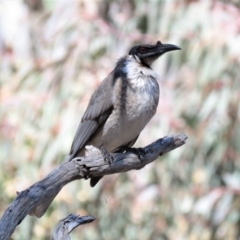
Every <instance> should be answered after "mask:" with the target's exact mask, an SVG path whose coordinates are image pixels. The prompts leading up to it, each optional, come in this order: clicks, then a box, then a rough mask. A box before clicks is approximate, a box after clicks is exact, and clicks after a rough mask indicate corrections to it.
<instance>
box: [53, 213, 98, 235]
mask: <svg viewBox="0 0 240 240" xmlns="http://www.w3.org/2000/svg"><path fill="white" fill-rule="evenodd" d="M94 220H95V218H94V217H92V216H82V217H80V216H76V215H73V214H70V215H68V216H67V217H66V218H64V219H62V220H60V221H59V223H58V225H57V227H56V229H55V230H54V232H53V235H52V240H71V238H70V236H69V234H70V233H71V232H72V230H73V229H75V228H76V227H78V226H80V225H83V224H86V223H90V222H92V221H94Z"/></svg>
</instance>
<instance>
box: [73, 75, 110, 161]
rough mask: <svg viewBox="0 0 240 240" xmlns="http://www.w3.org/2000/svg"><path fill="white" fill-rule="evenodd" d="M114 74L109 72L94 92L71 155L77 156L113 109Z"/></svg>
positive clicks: (78, 130) (76, 135) (74, 141)
mask: <svg viewBox="0 0 240 240" xmlns="http://www.w3.org/2000/svg"><path fill="white" fill-rule="evenodd" d="M112 88H113V74H112V73H111V74H109V76H108V77H107V78H105V79H104V80H103V81H102V82H101V84H100V85H99V87H98V88H97V89H96V90H95V92H94V93H93V95H92V97H91V99H90V101H89V104H88V107H87V109H86V111H85V113H84V115H83V117H82V120H81V122H80V124H79V126H78V129H77V132H76V134H75V137H74V139H73V143H72V147H71V151H70V157H71V159H72V158H74V157H76V156H77V155H78V153H79V152H80V151H81V150H82V148H83V147H84V146H85V144H86V143H87V142H88V141H89V139H90V138H91V137H92V136H93V135H94V134H96V132H98V130H100V127H101V126H102V125H103V124H104V123H105V121H106V120H107V118H108V116H109V115H110V114H111V112H112V110H113V98H112V93H113V89H112Z"/></svg>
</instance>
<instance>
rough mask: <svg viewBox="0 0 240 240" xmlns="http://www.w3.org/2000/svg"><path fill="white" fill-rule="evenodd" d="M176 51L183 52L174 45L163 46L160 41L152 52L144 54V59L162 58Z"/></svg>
mask: <svg viewBox="0 0 240 240" xmlns="http://www.w3.org/2000/svg"><path fill="white" fill-rule="evenodd" d="M175 50H181V48H180V47H178V46H176V45H173V44H162V43H161V42H160V41H158V42H157V44H156V45H155V46H154V47H153V48H152V50H151V51H149V52H148V53H145V54H144V57H152V56H161V55H162V54H164V53H166V52H170V51H175Z"/></svg>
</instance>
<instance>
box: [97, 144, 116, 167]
mask: <svg viewBox="0 0 240 240" xmlns="http://www.w3.org/2000/svg"><path fill="white" fill-rule="evenodd" d="M99 150H100V151H101V153H102V156H103V158H104V161H105V162H107V163H108V164H109V165H111V163H112V161H113V156H112V154H111V153H109V152H108V151H107V149H106V148H105V147H104V146H103V145H102V144H101V145H100V146H99Z"/></svg>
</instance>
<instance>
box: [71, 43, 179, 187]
mask: <svg viewBox="0 0 240 240" xmlns="http://www.w3.org/2000/svg"><path fill="white" fill-rule="evenodd" d="M179 49H180V48H179V47H177V46H175V45H172V44H162V43H161V42H160V41H158V42H157V44H156V45H150V44H141V45H137V46H135V47H133V48H132V49H131V50H130V51H129V54H128V55H127V56H125V57H123V58H121V59H120V60H119V61H118V62H117V64H116V67H115V68H114V70H113V71H112V72H111V73H110V74H109V75H108V76H107V77H106V78H105V79H104V80H103V81H102V82H101V83H100V85H99V87H98V88H97V89H96V90H95V92H94V93H93V95H92V97H91V99H90V101H89V104H88V107H87V109H86V111H85V113H84V115H83V117H82V120H81V122H80V124H79V126H78V129H77V132H76V135H75V137H74V139H73V143H72V147H71V151H70V154H69V157H70V159H69V160H71V159H73V158H75V157H79V156H84V150H85V146H86V145H93V146H95V147H99V146H103V147H104V149H106V150H107V152H110V153H113V152H121V151H124V147H125V148H126V147H131V146H133V144H134V143H135V142H136V140H137V138H138V136H139V134H140V133H141V131H142V130H143V129H144V127H145V126H146V124H147V123H148V122H149V121H150V119H151V118H152V117H153V115H154V114H155V113H156V109H157V106H158V101H159V85H158V82H157V80H158V75H157V74H156V73H155V72H154V71H153V70H152V68H151V67H150V66H151V64H152V63H153V62H154V61H155V60H156V59H157V58H158V57H160V56H161V55H163V54H164V53H166V52H169V51H173V50H179ZM100 179H101V177H95V178H91V181H90V185H91V186H92V187H94V186H95V185H96V184H97V182H98V181H99V180H100Z"/></svg>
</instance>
